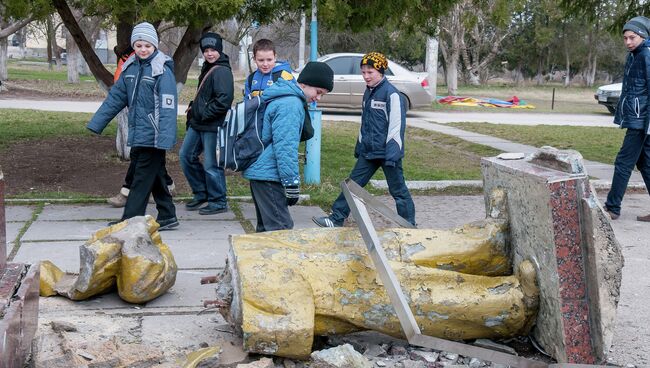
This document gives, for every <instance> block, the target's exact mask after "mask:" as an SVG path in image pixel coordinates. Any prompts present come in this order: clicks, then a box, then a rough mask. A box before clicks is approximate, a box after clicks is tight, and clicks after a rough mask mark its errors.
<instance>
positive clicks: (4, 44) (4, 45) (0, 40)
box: [0, 37, 9, 81]
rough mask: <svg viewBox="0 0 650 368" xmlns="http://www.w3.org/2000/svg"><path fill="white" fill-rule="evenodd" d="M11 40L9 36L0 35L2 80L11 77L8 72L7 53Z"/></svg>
mask: <svg viewBox="0 0 650 368" xmlns="http://www.w3.org/2000/svg"><path fill="white" fill-rule="evenodd" d="M8 47H9V42H8V41H7V37H0V81H4V80H7V78H8V77H9V75H8V73H7V54H8Z"/></svg>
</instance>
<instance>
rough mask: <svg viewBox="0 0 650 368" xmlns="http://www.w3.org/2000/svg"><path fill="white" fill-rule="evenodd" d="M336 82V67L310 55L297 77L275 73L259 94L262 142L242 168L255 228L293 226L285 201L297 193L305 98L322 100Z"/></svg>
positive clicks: (288, 203)
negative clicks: (263, 107) (263, 105)
mask: <svg viewBox="0 0 650 368" xmlns="http://www.w3.org/2000/svg"><path fill="white" fill-rule="evenodd" d="M333 87H334V72H333V71H332V69H331V68H330V67H329V66H328V65H327V64H325V63H322V62H318V61H312V62H310V63H307V65H305V68H304V69H303V70H302V72H301V73H300V75H299V76H298V83H295V82H294V81H287V80H285V79H283V78H279V79H278V80H277V81H276V82H275V83H273V85H271V86H270V87H269V88H267V89H266V90H264V94H262V95H261V99H262V101H264V102H265V103H266V110H265V112H264V124H263V126H262V142H264V150H263V151H262V153H261V154H260V156H259V157H258V158H257V160H256V161H255V162H254V163H253V164H252V165H251V166H250V167H249V168H248V169H246V170H245V171H244V177H245V178H246V179H248V180H250V187H251V194H252V196H253V202H254V203H255V214H256V216H257V227H256V231H257V232H263V231H271V230H283V229H292V228H293V219H292V218H291V215H290V214H289V206H293V205H294V204H296V203H297V202H298V198H299V196H300V172H299V168H298V145H299V144H300V137H301V132H302V129H303V127H304V122H305V114H307V113H308V112H307V108H306V104H307V103H310V102H314V101H318V100H320V98H321V96H323V95H325V94H327V93H328V92H330V91H331V90H332V88H333Z"/></svg>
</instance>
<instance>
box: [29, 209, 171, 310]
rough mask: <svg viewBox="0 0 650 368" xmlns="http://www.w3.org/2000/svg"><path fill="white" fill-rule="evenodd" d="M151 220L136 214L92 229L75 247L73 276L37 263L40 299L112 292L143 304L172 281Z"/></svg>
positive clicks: (163, 246) (168, 260) (166, 255)
mask: <svg viewBox="0 0 650 368" xmlns="http://www.w3.org/2000/svg"><path fill="white" fill-rule="evenodd" d="M158 227H159V225H158V223H156V221H155V220H154V219H153V217H151V216H148V215H147V216H138V217H133V218H131V219H128V220H126V221H123V222H120V223H118V224H115V225H113V226H110V227H107V228H104V229H101V230H99V231H97V232H96V233H95V234H94V235H93V236H92V237H91V238H90V239H89V240H88V241H87V242H86V243H85V244H83V245H82V246H81V247H80V248H79V252H80V264H81V266H80V270H79V274H78V275H77V274H70V273H64V272H63V271H61V270H60V269H59V268H58V267H56V266H55V265H54V264H53V263H52V262H49V261H44V262H41V267H40V272H41V281H40V295H41V296H52V295H57V294H58V295H62V296H65V297H67V298H69V299H71V300H83V299H87V298H90V297H91V296H94V295H100V294H104V293H107V292H109V291H112V290H113V289H114V288H115V286H117V291H118V294H119V296H120V298H122V299H124V300H125V301H127V302H129V303H144V302H148V301H150V300H153V299H155V298H157V297H159V296H160V295H162V294H164V293H165V292H166V291H167V290H169V288H171V287H172V286H173V285H174V283H175V282H176V271H177V266H176V262H175V261H174V256H173V255H172V252H171V251H170V249H169V247H168V246H167V245H166V244H164V243H163V242H162V240H161V238H160V233H159V232H158Z"/></svg>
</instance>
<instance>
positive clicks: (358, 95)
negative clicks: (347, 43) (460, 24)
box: [296, 53, 432, 109]
mask: <svg viewBox="0 0 650 368" xmlns="http://www.w3.org/2000/svg"><path fill="white" fill-rule="evenodd" d="M362 57H363V54H356V53H338V54H328V55H324V56H321V57H320V58H318V61H322V62H325V63H326V64H327V65H329V66H330V68H332V70H333V71H334V89H333V90H332V92H330V93H328V94H327V95H325V96H323V98H322V99H321V100H320V102H319V103H318V106H322V107H337V108H360V107H361V100H362V99H363V93H364V92H365V91H366V82H365V81H364V80H363V77H362V76H361V67H360V64H361V58H362ZM385 75H386V78H388V80H389V81H390V82H391V83H392V84H393V85H394V86H395V88H397V90H398V91H399V92H400V93H401V94H402V95H404V97H405V99H406V101H407V103H408V104H407V109H415V108H420V107H430V106H431V101H432V98H431V94H430V93H429V87H428V86H429V85H428V82H427V79H426V75H427V74H426V73H414V72H411V71H410V70H407V69H406V68H404V67H402V66H400V65H398V64H396V63H395V62H393V61H391V60H388V69H387V70H386V72H385ZM296 77H297V75H296Z"/></svg>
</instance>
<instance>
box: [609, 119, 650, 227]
mask: <svg viewBox="0 0 650 368" xmlns="http://www.w3.org/2000/svg"><path fill="white" fill-rule="evenodd" d="M635 165H636V167H637V169H639V171H640V172H641V176H642V177H643V182H644V183H645V187H646V189H649V190H650V139H646V134H645V131H644V130H641V129H628V130H627V132H626V133H625V138H624V139H623V145H622V146H621V150H620V151H618V155H617V156H616V161H615V162H614V177H613V178H612V187H611V188H610V190H609V193H607V202H605V207H607V209H608V210H610V211H611V212H613V213H615V214H617V215H620V214H621V202H623V196H624V195H625V189H626V188H627V183H628V181H629V180H630V175H632V169H634V166H635Z"/></svg>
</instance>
